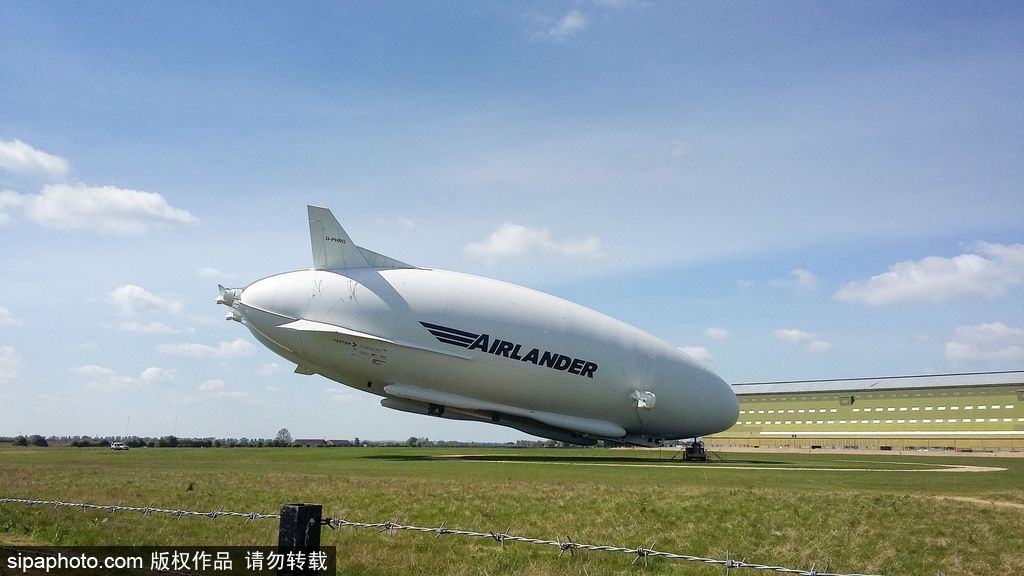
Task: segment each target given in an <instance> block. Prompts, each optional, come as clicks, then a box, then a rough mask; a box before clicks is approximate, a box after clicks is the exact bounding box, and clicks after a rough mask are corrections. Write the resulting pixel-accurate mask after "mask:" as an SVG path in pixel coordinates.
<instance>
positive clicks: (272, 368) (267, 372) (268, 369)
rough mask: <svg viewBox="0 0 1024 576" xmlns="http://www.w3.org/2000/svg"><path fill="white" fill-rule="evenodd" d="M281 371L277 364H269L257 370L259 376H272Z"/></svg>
mask: <svg viewBox="0 0 1024 576" xmlns="http://www.w3.org/2000/svg"><path fill="white" fill-rule="evenodd" d="M280 369H281V365H280V364H278V363H277V362H268V363H267V364H264V365H262V366H260V367H259V368H257V369H256V375H257V376H271V375H273V374H276V373H277V371H278V370H280Z"/></svg>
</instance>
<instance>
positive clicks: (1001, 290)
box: [835, 242, 1024, 306]
mask: <svg viewBox="0 0 1024 576" xmlns="http://www.w3.org/2000/svg"><path fill="white" fill-rule="evenodd" d="M1022 284H1024V244H1011V245H1003V244H990V243H988V242H978V243H977V244H976V246H975V249H974V251H973V252H972V253H968V254H961V255H959V256H954V257H952V258H943V257H940V256H929V257H927V258H924V259H922V260H917V261H912V260H907V261H904V262H899V263H897V264H894V265H893V266H892V267H891V268H890V269H889V271H888V272H885V273H882V274H879V275H877V276H873V277H871V278H870V279H868V280H862V281H858V282H851V283H849V284H847V285H846V286H844V287H843V288H842V289H841V290H839V291H838V292H836V294H835V297H836V298H837V299H838V300H842V301H845V302H863V303H865V304H870V305H872V306H880V305H883V304H893V303H897V302H913V301H925V302H946V301H949V300H953V299H955V298H964V297H976V296H983V297H986V298H994V297H997V296H1002V295H1003V294H1005V293H1006V292H1007V291H1009V290H1010V289H1012V288H1015V287H1017V286H1020V285H1022Z"/></svg>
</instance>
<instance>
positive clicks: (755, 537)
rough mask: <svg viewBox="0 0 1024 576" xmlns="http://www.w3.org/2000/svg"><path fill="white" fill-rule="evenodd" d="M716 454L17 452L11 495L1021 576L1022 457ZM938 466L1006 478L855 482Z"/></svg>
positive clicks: (185, 523) (216, 522) (381, 543)
mask: <svg viewBox="0 0 1024 576" xmlns="http://www.w3.org/2000/svg"><path fill="white" fill-rule="evenodd" d="M452 456H456V458H452ZM720 456H721V457H722V458H723V459H724V462H720V461H716V462H712V463H710V464H708V465H699V464H684V463H678V462H675V461H672V460H669V455H666V454H657V453H654V454H648V453H644V452H640V451H637V452H632V451H624V452H622V451H607V450H593V449H591V450H493V449H490V450H461V449H459V450H456V449H444V448H431V449H397V448H390V449H366V448H361V449H322V448H320V449H316V448H308V449H297V448H293V449H288V448H283V449H239V448H236V449H138V450H131V451H128V452H113V451H110V450H103V449H74V448H45V449H28V448H21V449H14V448H9V449H0V496H7V497H19V498H38V499H54V500H65V501H76V502H89V503H98V504H118V503H120V504H123V505H133V506H154V507H161V508H175V509H188V510H196V511H210V510H231V511H239V512H259V511H263V512H272V513H276V512H277V511H278V510H279V508H280V506H281V505H282V504H284V503H289V502H312V503H320V504H323V506H324V511H325V514H328V515H332V516H338V517H341V516H345V517H347V518H348V519H349V520H354V521H366V522H379V521H387V520H392V521H396V522H400V523H403V524H412V525H418V526H438V525H440V524H441V523H442V522H443V523H444V525H445V526H446V527H449V528H461V529H467V530H476V531H494V532H503V531H505V530H506V529H508V530H509V532H510V533H512V534H516V535H522V536H530V537H538V538H546V539H553V540H561V539H566V538H571V539H572V540H573V541H576V542H586V543H589V544H608V545H615V546H629V547H635V546H644V547H649V546H651V545H652V544H654V545H656V547H657V549H659V550H667V551H671V552H677V553H683V554H692V555H698V556H709V557H715V558H725V556H726V554H727V553H728V554H730V555H731V556H732V557H734V558H738V559H744V558H745V559H746V560H748V561H751V562H758V563H763V564H778V565H782V566H787V567H792V568H804V569H809V568H810V567H811V565H812V564H814V565H816V566H817V568H818V569H819V570H820V569H822V568H824V566H825V565H826V564H828V565H829V566H830V568H831V569H832V570H834V571H841V572H861V573H880V574H892V575H896V574H929V575H930V574H936V573H938V572H941V573H943V574H945V575H947V576H949V575H953V574H974V575H981V576H984V575H989V574H991V575H996V574H1000V575H1002V574H1020V573H1024V547H1022V546H1021V545H1020V541H1019V535H1020V534H1022V533H1024V509H1021V508H1019V507H1013V506H1005V505H1004V506H998V505H995V504H988V503H989V502H1010V503H1019V502H1021V501H1024V480H1022V479H1024V461H1022V460H1020V459H996V458H993V459H982V458H971V459H956V458H934V457H929V458H911V457H907V458H893V457H891V456H886V457H871V456H859V455H855V454H851V455H838V456H833V455H806V454H793V455H790V454H784V455H783V454H721V455H720ZM501 460H508V461H510V462H512V463H506V462H503V461H501ZM894 462H895V463H896V464H894ZM579 464H599V465H597V466H587V465H579ZM609 464H623V466H609ZM897 464H898V465H897ZM934 464H963V465H981V466H1000V467H1004V468H1007V470H1006V471H1005V472H987V473H949V472H910V471H908V472H851V471H848V469H850V468H875V469H879V468H880V469H892V468H902V467H907V468H913V469H923V468H927V467H934ZM651 465H658V466H666V467H651ZM725 466H729V468H725ZM744 467H748V468H749V469H745V468H744ZM796 468H823V469H828V470H825V471H801V470H794V469H796ZM946 496H956V497H964V496H966V497H971V498H975V499H976V500H958V499H950V498H945V497H946ZM276 538H277V523H276V522H275V521H273V520H263V521H257V522H253V523H248V524H246V523H245V522H244V521H243V520H241V519H238V518H227V517H221V518H217V519H208V518H198V517H186V518H181V519H176V518H173V517H169V516H166V515H148V516H146V515H143V514H140V513H129V512H118V513H115V514H110V513H106V512H96V511H80V510H74V509H67V508H60V509H54V508H52V507H39V506H34V507H29V506H24V505H16V504H6V505H2V506H0V542H4V543H10V542H19V543H24V542H26V541H29V542H35V543H40V544H62V545H143V544H151V545H175V544H177V545H199V544H210V545H257V544H258V545H266V544H274V543H275V542H276ZM323 543H324V544H328V545H335V546H337V547H338V552H339V554H338V556H339V573H342V574H381V575H383V574H452V575H456V574H458V575H461V574H467V575H468V574H496V575H497V574H527V575H534V574H536V575H544V574H634V573H637V572H642V573H652V574H661V573H665V574H697V575H701V574H716V575H720V574H721V573H722V569H721V568H715V567H705V566H700V565H696V564H690V563H682V562H680V561H675V560H665V559H657V558H654V559H650V560H648V561H647V562H646V563H645V562H643V560H641V561H639V562H636V563H632V561H633V559H634V556H630V555H626V554H613V553H599V552H579V551H578V552H576V553H575V554H569V553H565V554H562V555H561V556H560V555H559V552H558V550H557V549H555V548H553V547H546V546H536V545H529V544H519V543H506V544H505V545H504V546H502V545H500V544H499V543H497V542H496V541H494V540H489V539H469V538H462V537H455V536H441V537H439V538H437V537H435V535H433V534H418V533H409V532H400V533H396V534H393V535H389V534H386V533H380V532H378V531H375V530H369V529H355V528H345V529H342V530H339V531H336V532H334V531H329V530H325V531H324V536H323ZM751 573H753V572H751Z"/></svg>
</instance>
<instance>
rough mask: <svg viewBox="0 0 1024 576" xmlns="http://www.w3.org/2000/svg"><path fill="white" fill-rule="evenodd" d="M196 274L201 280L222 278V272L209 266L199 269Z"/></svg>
mask: <svg viewBox="0 0 1024 576" xmlns="http://www.w3.org/2000/svg"><path fill="white" fill-rule="evenodd" d="M196 273H197V274H199V275H200V276H202V277H203V278H220V277H222V276H224V273H223V272H221V271H220V270H217V269H216V268H213V267H211V266H206V267H205V268H200V269H199V270H198V271H197V272H196Z"/></svg>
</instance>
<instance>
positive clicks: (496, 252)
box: [464, 224, 604, 262]
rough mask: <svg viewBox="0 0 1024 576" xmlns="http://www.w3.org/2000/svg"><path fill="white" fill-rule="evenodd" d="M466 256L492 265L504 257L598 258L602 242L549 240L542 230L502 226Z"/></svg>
mask: <svg viewBox="0 0 1024 576" xmlns="http://www.w3.org/2000/svg"><path fill="white" fill-rule="evenodd" d="M464 250H465V251H466V253H468V254H470V255H472V256H476V257H479V258H483V259H485V260H487V261H490V262H494V261H496V260H497V259H498V258H501V257H505V256H521V255H524V254H530V253H547V254H558V255H561V256H566V257H570V258H601V257H602V256H604V254H603V253H602V252H601V241H600V240H599V239H597V238H595V237H593V236H588V237H587V238H584V239H582V240H563V241H561V242H558V241H555V240H552V239H551V234H550V233H549V232H548V231H547V229H544V228H540V229H538V228H527V227H525V226H520V225H518V224H503V225H502V226H501V227H500V228H498V229H497V230H495V231H494V232H492V233H491V235H490V236H488V237H487V239H486V240H484V241H483V242H473V243H470V244H467V245H466V246H465V248H464Z"/></svg>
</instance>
